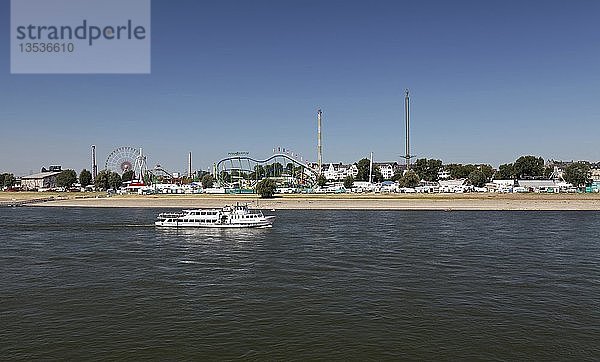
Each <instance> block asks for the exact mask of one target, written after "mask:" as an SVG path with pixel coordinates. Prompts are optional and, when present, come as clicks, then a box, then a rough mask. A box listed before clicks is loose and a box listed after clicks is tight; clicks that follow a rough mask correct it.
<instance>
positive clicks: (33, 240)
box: [0, 207, 600, 360]
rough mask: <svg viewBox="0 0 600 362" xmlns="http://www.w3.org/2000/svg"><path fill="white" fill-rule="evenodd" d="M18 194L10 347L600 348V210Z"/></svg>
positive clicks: (383, 355)
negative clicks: (262, 213) (215, 226)
mask: <svg viewBox="0 0 600 362" xmlns="http://www.w3.org/2000/svg"><path fill="white" fill-rule="evenodd" d="M159 211H164V210H157V209H93V208H90V209H83V208H81V209H79V208H37V207H31V208H13V209H6V208H5V209H0V275H1V279H0V355H1V356H2V359H22V360H31V359H57V358H60V359H70V360H82V359H83V360H107V359H108V360H114V359H136V360H137V359H154V360H181V359H213V360H222V359H260V360H307V359H310V360H313V359H326V360H382V359H386V360H390V359H393V360H407V359H412V360H414V359H419V360H424V359H426V360H454V359H468V360H522V359H529V360H557V359H561V360H562V359H569V360H594V359H596V360H597V359H600V213H598V212H489V211H485V212H482V211H465V212H456V211H453V212H443V211H276V212H274V213H273V214H275V215H276V216H277V219H276V222H275V226H274V227H273V228H271V229H260V230H245V231H240V230H162V229H157V228H155V227H154V226H152V222H153V221H154V218H155V217H156V214H157V213H158V212H159Z"/></svg>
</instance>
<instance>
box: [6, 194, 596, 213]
mask: <svg viewBox="0 0 600 362" xmlns="http://www.w3.org/2000/svg"><path fill="white" fill-rule="evenodd" d="M15 196H17V195H15ZM58 196H60V197H63V198H65V199H62V200H56V201H51V202H45V203H40V204H36V205H35V206H58V207H153V208H201V207H221V206H223V205H225V204H234V203H236V202H240V203H248V204H250V205H251V206H252V207H256V206H258V207H260V208H263V209H331V210H340V209H353V210H361V209H362V210H600V195H598V194H590V195H580V194H559V195H547V194H546V195H544V194H440V195H437V194H435V195H428V194H425V195H405V194H401V195H398V194H395V195H379V194H377V195H365V194H361V195H285V196H280V197H277V198H274V199H257V198H256V196H255V195H152V196H137V195H126V196H112V197H103V196H104V195H97V196H98V197H84V195H78V196H72V195H70V194H60V195H58Z"/></svg>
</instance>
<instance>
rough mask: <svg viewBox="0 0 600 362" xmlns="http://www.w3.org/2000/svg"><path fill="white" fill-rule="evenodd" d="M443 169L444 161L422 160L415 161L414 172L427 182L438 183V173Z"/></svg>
mask: <svg viewBox="0 0 600 362" xmlns="http://www.w3.org/2000/svg"><path fill="white" fill-rule="evenodd" d="M441 169H442V161H440V160H434V159H429V160H428V159H426V158H420V159H418V160H417V161H415V163H414V165H413V167H412V170H413V171H415V173H416V174H417V175H418V176H419V177H420V178H421V179H422V180H425V181H437V180H438V172H440V170H441Z"/></svg>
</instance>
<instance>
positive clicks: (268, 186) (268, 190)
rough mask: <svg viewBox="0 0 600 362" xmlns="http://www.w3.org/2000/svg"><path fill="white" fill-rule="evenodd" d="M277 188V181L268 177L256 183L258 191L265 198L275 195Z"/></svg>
mask: <svg viewBox="0 0 600 362" xmlns="http://www.w3.org/2000/svg"><path fill="white" fill-rule="evenodd" d="M276 188H277V184H276V183H275V181H273V180H272V179H270V178H266V179H264V180H262V181H259V182H258V183H257V184H256V193H257V194H259V195H260V197H263V198H267V197H273V195H274V194H275V189H276Z"/></svg>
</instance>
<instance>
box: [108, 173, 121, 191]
mask: <svg viewBox="0 0 600 362" xmlns="http://www.w3.org/2000/svg"><path fill="white" fill-rule="evenodd" d="M108 184H109V185H110V187H111V188H112V189H115V190H116V189H118V188H120V187H121V186H122V185H123V180H122V179H121V175H119V174H118V173H116V172H111V173H110V175H109V176H108Z"/></svg>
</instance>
